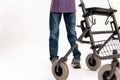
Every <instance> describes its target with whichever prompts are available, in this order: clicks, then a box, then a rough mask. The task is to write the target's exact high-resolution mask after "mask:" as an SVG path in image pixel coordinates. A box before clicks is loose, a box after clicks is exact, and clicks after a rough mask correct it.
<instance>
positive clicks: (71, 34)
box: [64, 13, 81, 59]
mask: <svg viewBox="0 0 120 80" xmlns="http://www.w3.org/2000/svg"><path fill="white" fill-rule="evenodd" d="M64 20H65V24H66V29H67V37H68V41H69V43H70V45H71V46H72V45H73V44H74V43H75V41H76V40H77V36H76V31H75V26H76V14H75V13H64ZM80 55H81V53H80V51H79V50H78V46H77V47H76V48H75V49H74V50H73V56H74V58H75V59H80Z"/></svg>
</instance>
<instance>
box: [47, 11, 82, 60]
mask: <svg viewBox="0 0 120 80" xmlns="http://www.w3.org/2000/svg"><path fill="white" fill-rule="evenodd" d="M62 15H63V18H64V22H65V25H66V30H67V38H68V41H69V43H70V45H71V46H72V45H73V44H74V43H75V41H76V40H77V37H76V31H75V25H76V14H75V12H74V13H55V12H50V18H49V28H50V36H49V51H50V60H52V59H53V58H58V57H59V56H58V54H57V53H58V39H59V24H60V21H61V17H62ZM80 55H81V53H80V51H79V50H78V46H77V47H76V48H75V49H74V50H73V56H74V58H75V59H80Z"/></svg>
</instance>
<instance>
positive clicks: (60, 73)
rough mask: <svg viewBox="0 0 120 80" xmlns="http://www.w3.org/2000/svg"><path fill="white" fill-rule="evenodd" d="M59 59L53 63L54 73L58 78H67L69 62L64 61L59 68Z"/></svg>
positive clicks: (59, 79)
mask: <svg viewBox="0 0 120 80" xmlns="http://www.w3.org/2000/svg"><path fill="white" fill-rule="evenodd" d="M57 63H58V61H55V62H54V63H53V65H52V73H53V75H54V77H55V78H56V80H66V79H67V77H68V74H69V70H68V67H67V64H66V63H64V62H62V63H61V64H60V66H59V67H58V69H57Z"/></svg>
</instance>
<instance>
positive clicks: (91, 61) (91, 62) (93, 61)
mask: <svg viewBox="0 0 120 80" xmlns="http://www.w3.org/2000/svg"><path fill="white" fill-rule="evenodd" d="M92 55H93V54H88V56H87V57H86V64H87V67H88V68H89V69H90V70H92V71H96V70H97V69H98V68H99V67H100V66H101V60H100V59H99V58H97V57H95V56H94V58H91V56H92Z"/></svg>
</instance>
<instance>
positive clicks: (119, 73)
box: [98, 64, 120, 80]
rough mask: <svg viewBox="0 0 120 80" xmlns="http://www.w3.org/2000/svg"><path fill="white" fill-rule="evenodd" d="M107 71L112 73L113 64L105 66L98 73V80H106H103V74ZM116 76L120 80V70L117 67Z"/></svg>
mask: <svg viewBox="0 0 120 80" xmlns="http://www.w3.org/2000/svg"><path fill="white" fill-rule="evenodd" d="M106 71H111V64H106V65H103V66H102V67H101V68H100V69H99V71H98V80H105V79H103V74H104V73H105V72H106ZM114 75H115V76H116V78H117V79H116V80H120V69H119V68H118V67H116V71H115V73H114Z"/></svg>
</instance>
